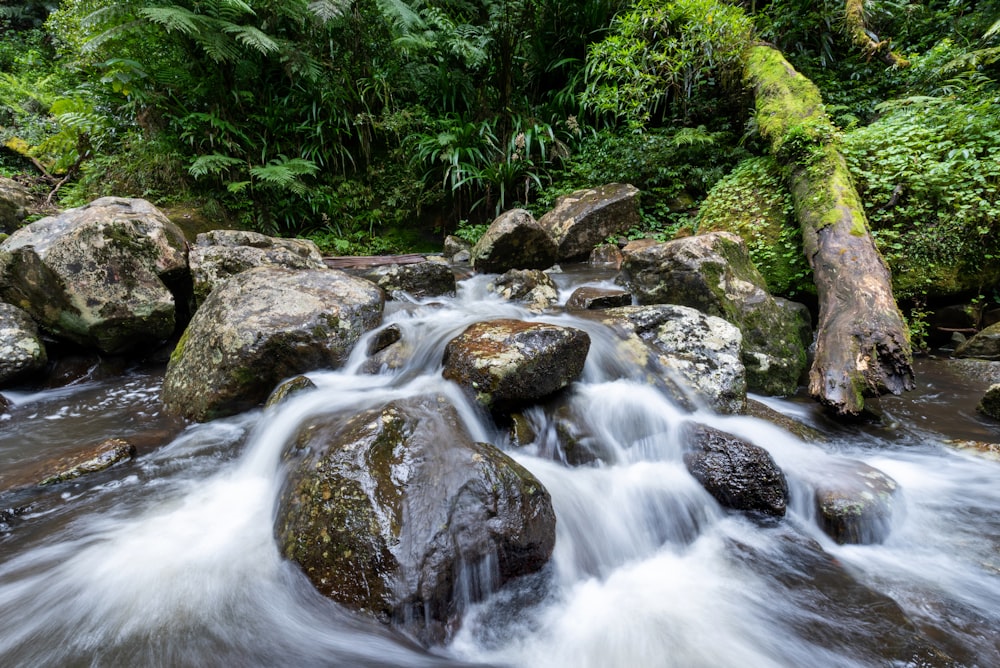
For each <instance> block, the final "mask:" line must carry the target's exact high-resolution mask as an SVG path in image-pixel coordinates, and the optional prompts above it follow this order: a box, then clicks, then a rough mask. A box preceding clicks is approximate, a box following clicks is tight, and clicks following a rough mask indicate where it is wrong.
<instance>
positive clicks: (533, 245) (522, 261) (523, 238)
mask: <svg viewBox="0 0 1000 668" xmlns="http://www.w3.org/2000/svg"><path fill="white" fill-rule="evenodd" d="M471 259H472V267H473V269H475V270H476V271H481V272H486V273H494V274H500V273H503V272H505V271H507V270H508V269H548V268H549V267H551V266H552V265H553V264H555V262H556V245H555V242H554V241H552V238H551V237H549V235H548V234H546V232H545V230H543V229H542V228H541V227H540V226H539V224H538V222H537V221H536V220H535V218H534V216H532V215H531V214H530V213H528V212H527V211H525V210H524V209H511V210H510V211H505V212H504V213H502V214H500V215H499V216H498V217H497V218H496V220H494V221H493V222H492V223H490V226H489V228H488V229H487V230H486V233H485V234H483V236H482V238H480V239H479V241H477V242H476V245H475V246H473V247H472V258H471Z"/></svg>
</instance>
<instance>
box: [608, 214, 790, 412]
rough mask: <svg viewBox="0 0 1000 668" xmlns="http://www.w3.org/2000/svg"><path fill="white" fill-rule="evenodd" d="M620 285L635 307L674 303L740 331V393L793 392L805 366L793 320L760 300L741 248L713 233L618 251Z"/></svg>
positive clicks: (761, 286)
mask: <svg viewBox="0 0 1000 668" xmlns="http://www.w3.org/2000/svg"><path fill="white" fill-rule="evenodd" d="M624 253H625V261H624V262H623V264H622V277H621V280H623V281H624V282H625V284H626V285H627V286H628V287H629V289H630V290H632V292H633V294H634V295H635V297H636V299H638V301H639V303H640V304H680V305H683V306H690V307H692V308H695V309H698V310H699V311H702V312H704V313H707V314H708V315H713V316H718V317H720V318H725V319H726V320H728V321H729V322H731V323H733V324H734V325H736V326H737V327H739V329H740V331H741V332H742V333H743V348H742V359H743V364H744V365H745V366H746V376H747V387H748V388H749V389H750V390H751V391H753V392H760V393H762V394H771V395H789V394H794V393H795V390H796V389H797V388H798V385H799V378H800V377H801V376H802V373H803V371H804V370H805V367H806V348H805V345H804V344H803V341H802V335H801V325H802V322H801V319H800V317H799V316H798V315H797V314H796V313H795V312H794V311H792V310H790V309H785V308H782V306H781V305H780V304H779V303H778V302H776V301H775V299H774V298H773V297H772V296H771V295H770V294H768V292H767V286H766V284H765V282H764V279H763V277H762V276H761V275H760V272H758V271H757V269H756V268H755V267H754V266H753V263H752V262H751V261H750V256H749V254H748V253H747V249H746V244H744V242H743V240H742V239H740V237H738V236H736V235H735V234H731V233H728V232H713V233H710V234H703V235H699V236H693V237H687V238H683V239H675V240H674V241H669V242H667V243H656V242H651V241H648V240H646V241H638V242H633V243H631V244H629V245H628V246H626V247H625V249H624Z"/></svg>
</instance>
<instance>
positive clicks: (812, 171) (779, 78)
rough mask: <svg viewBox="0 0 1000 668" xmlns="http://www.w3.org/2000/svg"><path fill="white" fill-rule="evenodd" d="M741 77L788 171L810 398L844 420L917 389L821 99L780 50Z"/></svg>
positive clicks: (761, 53) (898, 318) (900, 326)
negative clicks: (806, 306)
mask: <svg viewBox="0 0 1000 668" xmlns="http://www.w3.org/2000/svg"><path fill="white" fill-rule="evenodd" d="M744 72H745V76H746V79H747V81H748V83H749V84H750V85H751V86H752V88H753V92H754V98H755V104H756V111H757V125H758V128H759V130H760V133H761V135H762V136H763V137H764V138H765V139H766V140H767V141H768V142H769V143H770V145H771V151H772V152H773V153H774V155H775V157H776V158H777V160H778V162H779V163H780V164H781V165H782V167H783V169H784V171H785V174H786V179H787V181H788V185H789V189H790V190H791V193H792V199H793V202H794V205H795V213H796V217H797V218H798V221H799V225H800V226H801V228H802V238H803V239H802V245H803V249H804V251H805V253H806V256H807V258H808V260H809V264H810V265H811V266H812V269H813V275H814V280H815V283H816V291H817V295H818V297H819V323H818V326H817V331H816V353H815V358H814V361H813V364H812V367H811V369H810V371H809V393H810V394H811V395H812V396H813V397H815V398H816V399H818V400H819V401H821V402H822V403H824V404H826V405H827V406H829V407H830V408H832V409H833V410H834V411H836V412H837V413H838V414H840V415H857V414H859V413H861V412H862V410H863V409H864V404H865V397H872V396H878V395H881V394H885V393H886V392H892V393H893V394H899V393H901V392H903V391H904V390H909V389H912V388H913V385H914V383H913V367H912V352H911V349H910V342H909V336H908V334H907V330H906V326H905V324H904V323H903V318H902V315H901V314H900V312H899V308H898V306H897V305H896V300H895V298H894V297H893V294H892V284H891V280H890V274H889V269H888V267H887V266H886V264H885V261H884V260H883V259H882V256H881V255H880V254H879V252H878V250H877V249H876V248H875V242H874V240H873V239H872V237H871V234H870V232H869V228H868V221H867V218H866V217H865V213H864V208H863V207H862V204H861V200H860V198H859V197H858V194H857V190H856V189H855V188H854V185H853V183H852V182H851V178H850V174H849V173H848V171H847V166H846V164H845V163H844V159H843V157H842V156H841V154H840V152H839V151H838V150H837V148H836V146H835V145H834V138H835V136H836V131H835V128H834V127H833V124H832V123H831V121H830V119H829V117H828V116H827V114H826V111H825V110H824V108H823V101H822V98H821V96H820V93H819V90H818V89H817V88H816V86H815V85H813V83H812V82H811V81H809V80H808V79H807V78H806V77H804V76H802V75H801V74H799V73H798V72H796V71H795V69H794V68H793V67H792V66H791V65H790V64H789V63H788V61H787V60H785V58H784V56H782V54H781V53H780V52H779V51H777V50H776V49H774V48H772V47H769V46H763V45H759V46H754V47H752V48H751V49H750V52H749V54H748V57H747V59H746V62H745V66H744Z"/></svg>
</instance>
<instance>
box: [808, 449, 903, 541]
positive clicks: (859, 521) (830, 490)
mask: <svg viewBox="0 0 1000 668" xmlns="http://www.w3.org/2000/svg"><path fill="white" fill-rule="evenodd" d="M807 477H811V478H812V480H811V482H812V484H813V490H814V495H815V503H816V512H817V517H818V520H819V524H820V527H821V528H822V529H823V531H824V532H825V533H826V534H827V535H829V536H830V537H831V538H833V539H834V540H835V541H837V542H838V543H840V544H844V543H852V544H870V543H881V542H882V541H883V540H885V538H886V536H888V535H889V531H890V530H891V528H892V511H893V505H894V502H895V496H896V492H897V491H898V489H899V485H898V484H897V483H896V481H895V480H893V479H892V478H890V477H889V476H888V475H886V474H885V473H883V472H882V471H879V470H878V469H876V468H874V467H872V466H869V465H868V464H865V463H864V462H859V461H854V460H836V461H831V462H830V463H829V464H827V465H826V466H825V467H824V468H823V470H822V471H820V472H817V473H814V474H812V476H807Z"/></svg>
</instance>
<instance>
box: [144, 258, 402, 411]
mask: <svg viewBox="0 0 1000 668" xmlns="http://www.w3.org/2000/svg"><path fill="white" fill-rule="evenodd" d="M384 303H385V302H384V296H383V294H382V291H381V290H380V289H379V288H378V286H376V285H374V284H372V283H371V282H369V281H366V280H364V279H361V278H355V277H353V276H349V275H347V274H345V273H344V272H341V271H338V270H335V269H303V270H298V271H293V270H289V269H281V268H277V267H258V268H256V269H249V270H247V271H244V272H241V273H239V274H236V275H235V276H232V277H231V278H229V279H228V280H227V281H225V282H224V283H222V284H221V285H220V286H219V287H217V288H216V289H215V290H213V291H212V293H211V294H209V296H208V298H207V299H206V300H205V303H204V304H202V306H201V308H200V309H198V311H197V313H195V315H194V317H193V318H192V319H191V323H190V324H189V325H188V328H187V330H185V332H184V335H183V336H182V337H181V340H180V342H179V343H178V344H177V347H176V349H175V350H174V352H173V354H172V355H171V356H170V364H169V365H168V367H167V375H166V377H165V378H164V381H163V402H164V404H165V405H166V407H167V410H168V411H170V412H172V413H174V414H177V415H182V416H184V417H186V418H189V419H194V420H199V421H204V420H209V419H213V418H216V417H221V416H224V415H232V414H235V413H238V412H240V411H243V410H247V409H249V408H252V407H254V406H256V405H257V404H259V403H260V402H262V401H264V400H265V399H266V398H267V396H268V394H270V392H271V391H272V390H273V389H274V387H275V385H276V384H277V383H278V382H279V381H281V380H282V379H283V378H287V377H289V376H294V375H296V374H301V373H304V372H307V371H311V370H314V369H320V368H335V367H337V366H339V365H341V364H343V362H344V361H345V360H346V359H347V356H348V354H349V353H350V351H351V348H352V347H353V346H354V344H355V343H357V341H358V339H359V338H360V337H361V335H362V334H364V333H365V332H367V331H369V330H371V329H374V328H375V327H377V326H378V325H379V323H380V322H381V320H382V308H383V305H384Z"/></svg>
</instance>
